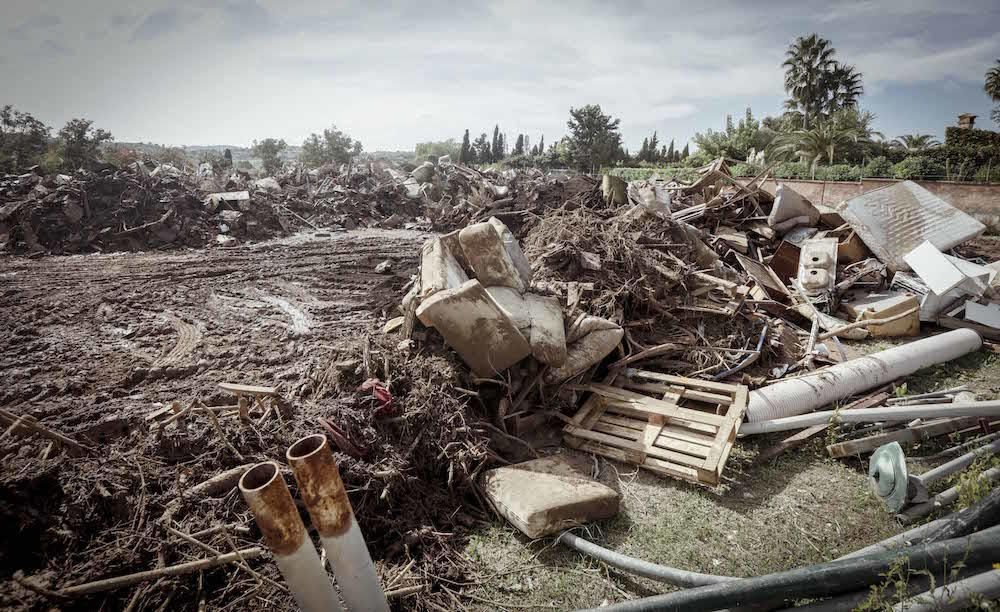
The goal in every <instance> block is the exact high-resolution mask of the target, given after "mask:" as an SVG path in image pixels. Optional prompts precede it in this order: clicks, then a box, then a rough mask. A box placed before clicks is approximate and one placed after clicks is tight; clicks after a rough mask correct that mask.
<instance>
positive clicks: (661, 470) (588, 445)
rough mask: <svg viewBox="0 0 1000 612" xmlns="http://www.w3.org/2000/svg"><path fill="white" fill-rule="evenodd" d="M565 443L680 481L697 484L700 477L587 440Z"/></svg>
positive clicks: (681, 467) (694, 472)
mask: <svg viewBox="0 0 1000 612" xmlns="http://www.w3.org/2000/svg"><path fill="white" fill-rule="evenodd" d="M566 442H567V444H569V445H570V446H572V447H573V448H576V449H578V450H581V451H585V452H588V453H594V454H595V455H601V456H602V457H607V458H608V459H614V460H615V461H621V462H622V463H633V464H638V465H639V466H640V467H642V468H645V469H647V470H650V471H652V472H656V473H658V474H664V475H666V476H672V477H674V478H679V479H681V480H687V481H689V482H699V476H700V475H701V473H700V472H699V470H697V469H695V468H691V467H687V466H684V465H678V464H676V463H670V462H669V461H661V460H659V459H656V458H654V457H647V458H646V460H645V461H644V462H639V461H636V460H635V457H634V456H633V454H632V453H631V452H630V451H626V450H623V449H620V448H613V447H610V446H607V445H605V444H600V443H597V442H591V441H589V440H579V439H567V440H566ZM706 476H707V475H706Z"/></svg>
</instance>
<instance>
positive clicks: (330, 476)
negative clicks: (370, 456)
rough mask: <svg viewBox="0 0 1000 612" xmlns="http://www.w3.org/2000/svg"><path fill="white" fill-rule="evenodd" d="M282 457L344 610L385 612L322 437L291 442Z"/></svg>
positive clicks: (372, 568)
mask: <svg viewBox="0 0 1000 612" xmlns="http://www.w3.org/2000/svg"><path fill="white" fill-rule="evenodd" d="M285 456H286V457H287V459H288V464H289V465H290V466H292V473H294V474H295V481H296V482H298V484H299V494H300V495H301V497H302V501H303V502H305V504H306V508H307V509H308V510H309V516H310V518H312V522H313V526H314V527H316V530H317V531H319V536H320V539H321V540H322V542H323V548H324V549H326V556H327V558H328V559H329V560H330V565H331V566H332V567H333V574H334V576H335V577H336V579H337V584H338V585H339V586H340V592H341V594H342V595H343V597H344V603H345V604H346V605H347V608H348V609H349V610H377V611H380V612H382V611H384V612H388V610H389V604H388V602H387V601H386V598H385V593H383V591H382V585H381V584H380V583H379V579H378V574H376V573H375V564H374V563H372V557H371V554H369V552H368V546H367V545H366V544H365V538H364V536H363V535H361V529H360V528H359V527H358V522H357V520H355V518H354V510H353V509H352V508H351V501H350V500H349V499H348V498H347V491H346V490H345V489H344V481H342V480H341V479H340V471H339V470H338V469H337V462H336V461H335V460H334V458H333V452H332V451H331V450H330V445H329V443H328V442H327V439H326V436H325V435H323V434H314V435H311V436H306V437H304V438H302V439H301V440H299V441H298V442H296V443H295V444H292V445H291V446H290V447H289V448H288V451H287V452H286V453H285Z"/></svg>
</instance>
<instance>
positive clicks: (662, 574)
mask: <svg viewBox="0 0 1000 612" xmlns="http://www.w3.org/2000/svg"><path fill="white" fill-rule="evenodd" d="M556 542H557V543H560V542H561V543H562V544H565V545H566V546H569V547H570V548H572V549H574V550H577V551H579V552H582V553H583V554H585V555H590V556H591V557H594V558H595V559H599V560H601V561H603V562H604V563H607V564H608V565H610V566H611V567H616V568H618V569H620V570H624V571H626V572H629V573H630V574H635V575H637V576H643V577H645V578H649V579H651V580H656V581H658V582H666V583H667V584H673V585H677V586H682V587H699V586H704V585H706V584H718V583H720V582H726V581H727V580H740V579H739V578H735V577H732V576H715V575H712V574H699V573H698V572H689V571H687V570H682V569H677V568H675V567H667V566H666V565H659V564H657V563H650V562H649V561H644V560H642V559H636V558H635V557H629V556H628V555H623V554H621V553H617V552H615V551H613V550H608V549H607V548H604V547H603V546H598V545H597V544H594V543H593V542H590V541H589V540H584V539H583V538H581V537H579V536H576V535H573V534H572V533H570V532H568V531H566V532H564V533H563V534H562V535H560V536H559V537H558V538H556Z"/></svg>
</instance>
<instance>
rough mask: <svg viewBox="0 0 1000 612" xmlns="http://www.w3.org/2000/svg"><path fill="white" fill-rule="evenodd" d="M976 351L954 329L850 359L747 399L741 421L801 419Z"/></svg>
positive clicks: (970, 338) (970, 335) (964, 332)
mask: <svg viewBox="0 0 1000 612" xmlns="http://www.w3.org/2000/svg"><path fill="white" fill-rule="evenodd" d="M982 345H983V340H982V338H980V337H979V334H977V333H976V332H974V331H973V330H971V329H956V330H953V331H950V332H946V333H943V334H939V335H937V336H931V337H930V338H923V339H921V340H916V341H914V342H909V343H907V344H903V345H901V346H896V347H893V348H890V349H887V350H884V351H879V352H878V353H874V354H871V355H866V356H864V357H858V358H857V359H851V360H849V361H845V362H844V363H839V364H837V365H834V366H831V367H829V368H826V369H824V370H821V371H818V372H816V373H815V374H814V375H811V376H802V377H800V378H790V379H788V380H782V381H779V382H776V383H774V384H773V385H769V386H767V387H762V388H760V389H757V390H756V391H753V392H752V393H750V403H749V405H748V406H747V420H748V421H749V422H751V423H754V422H757V421H770V420H773V419H778V418H783V417H789V416H794V415H798V414H805V413H807V412H811V411H813V410H816V409H817V408H821V407H823V406H827V405H829V404H832V403H833V402H836V401H839V400H842V399H844V398H847V397H850V396H852V395H855V394H857V393H861V392H863V391H867V390H868V389H872V388H875V387H878V386H879V385H884V384H886V383H889V382H891V381H894V380H896V379H897V378H901V377H903V376H908V375H910V374H913V373H914V372H916V371H917V370H920V369H922V368H926V367H928V366H932V365H935V364H938V363H944V362H946V361H951V360H952V359H957V358H958V357H961V356H962V355H966V354H968V353H971V352H973V351H977V350H979V348H980V347H981V346H982Z"/></svg>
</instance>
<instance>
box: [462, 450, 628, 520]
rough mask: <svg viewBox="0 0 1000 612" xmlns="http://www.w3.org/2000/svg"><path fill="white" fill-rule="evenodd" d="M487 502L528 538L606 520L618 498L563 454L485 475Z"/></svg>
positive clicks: (613, 491) (616, 508)
mask: <svg viewBox="0 0 1000 612" xmlns="http://www.w3.org/2000/svg"><path fill="white" fill-rule="evenodd" d="M482 485H483V490H484V492H485V494H486V498H487V499H488V500H490V503H491V504H493V507H494V508H496V510H497V512H499V513H500V515H501V516H503V517H504V518H506V519H507V520H508V521H510V523H511V524H512V525H514V527H517V529H518V530H520V531H521V532H522V533H524V535H526V536H528V537H529V538H540V537H543V536H546V535H551V534H554V533H558V532H560V531H562V530H564V529H567V528H569V527H574V526H576V525H581V524H584V523H588V522H590V521H596V520H600V519H606V518H610V517H612V516H614V515H615V514H617V513H618V507H619V501H620V498H619V495H618V493H617V492H615V490H614V489H612V488H611V487H608V486H606V485H603V484H601V483H599V482H597V481H596V480H593V479H592V478H590V477H589V476H588V475H587V473H586V472H585V471H584V470H583V469H581V467H580V466H579V465H577V464H574V463H573V462H572V461H571V460H569V459H567V458H566V456H565V455H553V456H551V457H543V458H541V459H534V460H532V461H526V462H524V463H518V464H516V465H510V466H506V467H502V468H497V469H495V470H490V471H489V472H486V473H485V474H483V478H482Z"/></svg>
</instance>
